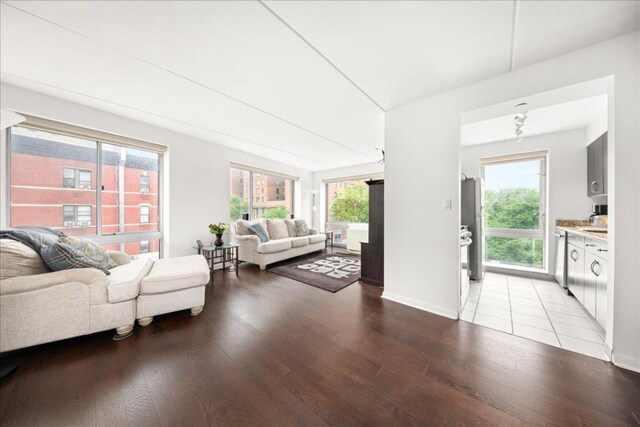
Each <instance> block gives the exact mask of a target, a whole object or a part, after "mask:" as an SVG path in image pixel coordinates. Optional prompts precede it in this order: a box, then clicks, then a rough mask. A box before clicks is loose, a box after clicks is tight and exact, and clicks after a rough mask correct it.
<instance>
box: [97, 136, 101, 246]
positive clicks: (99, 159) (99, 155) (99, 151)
mask: <svg viewBox="0 0 640 427" xmlns="http://www.w3.org/2000/svg"><path fill="white" fill-rule="evenodd" d="M96 144H97V149H98V151H97V155H96V235H97V236H102V142H100V141H96Z"/></svg>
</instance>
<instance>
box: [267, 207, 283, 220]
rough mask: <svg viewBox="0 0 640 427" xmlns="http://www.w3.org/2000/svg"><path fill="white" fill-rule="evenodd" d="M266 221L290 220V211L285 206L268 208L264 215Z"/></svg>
mask: <svg viewBox="0 0 640 427" xmlns="http://www.w3.org/2000/svg"><path fill="white" fill-rule="evenodd" d="M262 218H264V219H286V218H289V209H287V208H286V207H284V206H278V207H276V208H268V209H265V211H264V212H263V213H262Z"/></svg>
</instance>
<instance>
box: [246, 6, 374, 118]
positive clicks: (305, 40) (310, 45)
mask: <svg viewBox="0 0 640 427" xmlns="http://www.w3.org/2000/svg"><path fill="white" fill-rule="evenodd" d="M257 2H258V3H260V4H261V5H262V6H263V7H264V8H265V9H267V10H268V11H269V13H271V14H272V15H273V16H275V18H276V19H277V20H278V21H280V22H281V23H282V25H284V26H285V27H287V28H288V29H289V30H290V31H291V32H292V33H293V34H295V35H296V36H297V37H298V38H299V39H300V40H302V42H303V43H304V44H306V45H307V46H309V48H311V50H313V51H314V52H315V53H317V54H318V56H320V58H322V59H324V60H325V62H326V63H327V64H329V65H330V66H331V67H332V68H333V69H334V70H336V71H337V72H338V73H339V74H340V75H341V76H342V77H344V78H345V79H346V80H347V81H348V82H349V83H351V84H352V85H353V87H355V88H356V89H358V91H360V93H362V94H363V95H364V96H366V97H367V98H368V99H369V101H371V102H373V103H374V104H375V106H376V107H378V108H379V109H380V111H382V112H383V113H384V112H385V111H386V110H385V109H384V108H383V107H382V105H380V104H378V103H377V102H376V100H375V99H373V98H372V97H371V96H370V95H369V94H368V93H367V92H365V91H364V89H362V88H361V87H360V86H358V84H357V83H356V82H354V81H353V80H351V79H350V78H349V76H347V75H346V74H345V73H344V72H343V71H342V70H341V69H340V68H338V66H337V65H336V64H334V63H333V62H331V60H330V59H329V58H327V57H326V56H325V55H324V54H323V53H322V52H320V51H319V50H318V49H317V48H316V47H315V46H314V45H312V44H311V42H310V41H309V40H307V39H306V38H305V37H304V36H303V35H302V34H300V33H299V32H298V31H296V29H295V28H293V27H292V26H291V25H290V24H289V23H288V22H287V21H285V20H284V18H283V17H282V16H280V15H278V13H277V12H276V11H275V10H273V9H271V8H270V7H269V6H267V4H266V3H265V2H264V1H262V0H257Z"/></svg>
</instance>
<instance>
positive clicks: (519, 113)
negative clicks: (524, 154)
mask: <svg viewBox="0 0 640 427" xmlns="http://www.w3.org/2000/svg"><path fill="white" fill-rule="evenodd" d="M515 110H516V116H515V117H514V120H513V121H514V124H515V128H516V131H515V133H514V134H513V137H514V138H515V139H516V142H522V134H523V133H524V131H523V129H524V122H525V121H526V120H527V112H528V110H527V103H526V102H522V103H520V104H518V105H516V106H515Z"/></svg>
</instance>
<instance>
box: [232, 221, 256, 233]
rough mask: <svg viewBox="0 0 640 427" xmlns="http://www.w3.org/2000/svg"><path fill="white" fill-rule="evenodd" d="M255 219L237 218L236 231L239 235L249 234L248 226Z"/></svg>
mask: <svg viewBox="0 0 640 427" xmlns="http://www.w3.org/2000/svg"><path fill="white" fill-rule="evenodd" d="M255 223H256V221H247V220H246V219H239V220H237V221H236V232H237V233H238V234H239V235H241V236H246V235H247V234H251V232H250V231H249V227H251V226H252V225H253V224H255Z"/></svg>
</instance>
